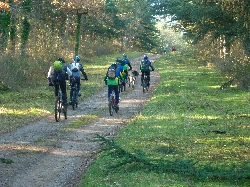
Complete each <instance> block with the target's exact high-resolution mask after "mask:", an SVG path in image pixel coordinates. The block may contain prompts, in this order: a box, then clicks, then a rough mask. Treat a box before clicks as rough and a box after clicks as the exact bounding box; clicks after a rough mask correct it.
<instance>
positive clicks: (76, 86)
mask: <svg viewBox="0 0 250 187" xmlns="http://www.w3.org/2000/svg"><path fill="white" fill-rule="evenodd" d="M77 84H78V83H76V85H75V108H77V105H78V93H79V90H78V85H77Z"/></svg>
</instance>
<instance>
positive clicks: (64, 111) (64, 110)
mask: <svg viewBox="0 0 250 187" xmlns="http://www.w3.org/2000/svg"><path fill="white" fill-rule="evenodd" d="M63 114H64V119H67V106H64V108H63Z"/></svg>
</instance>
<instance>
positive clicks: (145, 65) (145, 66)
mask: <svg viewBox="0 0 250 187" xmlns="http://www.w3.org/2000/svg"><path fill="white" fill-rule="evenodd" d="M150 68H151V69H152V71H154V67H153V66H152V64H151V62H150V60H149V59H148V55H146V54H145V55H144V56H143V60H141V63H140V70H141V85H142V81H143V79H144V75H147V76H148V86H149V85H150Z"/></svg>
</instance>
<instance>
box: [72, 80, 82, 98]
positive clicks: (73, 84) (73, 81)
mask: <svg viewBox="0 0 250 187" xmlns="http://www.w3.org/2000/svg"><path fill="white" fill-rule="evenodd" d="M75 83H77V88H76V89H77V90H78V93H79V92H80V89H81V87H80V86H81V85H80V77H74V78H71V79H70V84H71V87H73V86H75ZM78 93H77V94H78ZM72 95H73V90H72V89H70V101H71V99H72Z"/></svg>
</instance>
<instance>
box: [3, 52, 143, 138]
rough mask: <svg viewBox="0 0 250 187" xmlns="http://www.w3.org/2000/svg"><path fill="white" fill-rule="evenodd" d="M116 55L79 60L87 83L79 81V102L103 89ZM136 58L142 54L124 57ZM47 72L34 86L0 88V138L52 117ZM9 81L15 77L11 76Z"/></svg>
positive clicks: (52, 97) (52, 102)
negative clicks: (22, 127)
mask: <svg viewBox="0 0 250 187" xmlns="http://www.w3.org/2000/svg"><path fill="white" fill-rule="evenodd" d="M119 56H122V54H112V55H107V56H101V57H96V58H91V59H86V60H85V59H83V60H82V64H83V66H84V69H85V72H86V73H87V75H88V79H89V80H88V81H81V94H82V96H81V97H80V98H79V99H80V100H82V99H84V98H86V97H89V96H91V95H93V93H95V92H97V91H99V90H101V89H102V88H104V87H105V86H106V85H105V84H104V81H103V78H104V76H105V73H106V71H107V68H108V67H109V65H110V64H111V63H113V62H115V60H116V58H117V57H119ZM138 56H142V54H141V53H138V52H134V53H129V56H128V57H129V59H131V58H134V57H138ZM44 68H46V67H44ZM48 69H49V67H48V68H46V69H43V71H44V72H46V73H45V75H44V76H43V77H41V82H37V83H36V84H35V85H36V86H34V87H28V88H23V89H22V90H20V91H18V92H17V91H16V92H10V91H8V90H6V91H3V90H4V89H0V119H1V122H0V135H1V134H3V133H6V132H9V131H12V130H15V129H16V128H18V127H21V126H24V125H27V124H28V123H30V122H32V121H35V120H38V119H41V118H43V117H46V116H48V115H52V114H53V112H54V89H53V88H52V87H49V86H48V81H47V79H46V76H47V71H48ZM13 79H16V78H15V77H13ZM29 85H30V84H29ZM32 85H33V84H32ZM2 87H3V85H0V88H2ZM69 90H70V88H69V87H67V96H68V99H69Z"/></svg>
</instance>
